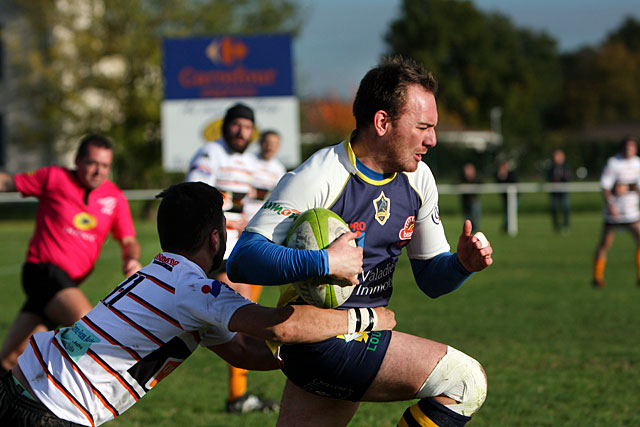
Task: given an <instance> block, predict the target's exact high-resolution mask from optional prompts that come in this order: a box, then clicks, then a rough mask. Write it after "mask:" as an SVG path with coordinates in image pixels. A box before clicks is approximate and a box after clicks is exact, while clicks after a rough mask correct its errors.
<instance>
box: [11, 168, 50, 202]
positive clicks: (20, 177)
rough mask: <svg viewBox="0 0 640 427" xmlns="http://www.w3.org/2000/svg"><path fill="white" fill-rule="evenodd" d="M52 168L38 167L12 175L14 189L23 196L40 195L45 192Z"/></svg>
mask: <svg viewBox="0 0 640 427" xmlns="http://www.w3.org/2000/svg"><path fill="white" fill-rule="evenodd" d="M51 170H52V168H50V167H47V168H40V169H37V170H35V171H32V172H25V173H17V174H15V175H14V176H13V182H14V183H15V185H16V190H18V192H20V193H21V194H22V195H23V196H34V197H41V196H42V195H44V194H45V192H46V189H47V183H48V182H49V176H50V173H51Z"/></svg>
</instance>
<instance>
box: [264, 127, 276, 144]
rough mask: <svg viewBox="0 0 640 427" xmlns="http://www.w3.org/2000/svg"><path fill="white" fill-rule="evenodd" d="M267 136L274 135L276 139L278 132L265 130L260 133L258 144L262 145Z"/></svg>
mask: <svg viewBox="0 0 640 427" xmlns="http://www.w3.org/2000/svg"><path fill="white" fill-rule="evenodd" d="M269 135H275V136H277V137H279V136H280V134H279V133H278V131H275V130H273V129H267V130H265V131H262V133H261V134H260V144H262V143H263V142H264V140H265V138H266V137H268V136H269Z"/></svg>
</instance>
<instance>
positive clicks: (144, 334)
mask: <svg viewBox="0 0 640 427" xmlns="http://www.w3.org/2000/svg"><path fill="white" fill-rule="evenodd" d="M158 197H161V198H162V201H161V203H160V207H159V208H158V219H157V221H158V236H159V238H160V245H161V247H162V250H163V252H161V253H160V254H158V255H156V257H155V258H154V259H153V261H152V262H151V263H150V264H148V265H147V266H146V267H144V268H143V269H142V270H140V271H139V272H137V273H135V274H133V275H132V276H130V277H129V278H128V279H126V280H125V281H124V282H122V283H120V285H118V286H117V287H116V288H115V289H114V290H113V291H112V292H111V293H110V294H109V295H107V296H106V297H105V298H104V299H102V301H100V302H99V303H98V304H97V305H96V307H95V308H93V309H92V310H91V311H90V312H89V313H88V314H87V315H86V316H84V317H83V318H82V319H80V320H79V321H77V322H76V323H74V324H73V326H72V327H68V328H63V329H60V330H56V331H50V332H40V333H37V334H35V335H34V336H33V337H31V339H30V340H29V345H28V347H27V348H26V349H25V352H24V353H23V354H22V355H21V356H20V358H19V359H18V366H17V367H15V368H14V369H13V370H12V373H6V374H4V375H2V376H1V377H0V424H1V425H5V426H14V425H22V426H35V425H47V426H77V425H83V426H97V425H100V424H102V423H104V422H106V421H109V420H111V419H113V418H115V417H117V416H118V415H120V414H122V413H123V412H124V411H125V410H127V409H128V408H129V407H131V406H132V405H133V404H134V403H136V402H137V401H138V400H140V399H141V398H142V397H143V396H144V395H145V394H146V393H147V392H149V391H150V390H151V389H152V388H153V387H154V386H155V385H156V384H157V383H158V382H159V381H161V380H162V379H164V378H165V377H166V376H167V375H169V374H170V373H171V372H173V371H174V370H175V368H176V367H178V366H179V365H180V364H181V363H182V362H183V361H184V360H185V359H186V358H187V357H189V356H190V355H191V353H192V352H193V351H194V350H195V349H196V348H197V347H198V345H200V346H203V347H207V348H208V349H209V350H211V351H213V352H215V353H217V354H218V355H219V356H220V357H222V358H223V359H225V360H226V361H227V362H228V363H232V364H234V365H237V366H242V367H245V368H247V369H260V370H267V369H277V368H278V366H279V365H278V362H277V360H276V359H275V358H274V357H273V355H272V353H271V352H270V351H269V349H268V347H267V346H266V345H265V342H264V340H265V339H269V340H273V341H276V342H282V343H285V342H287V343H293V342H300V343H304V342H312V341H316V340H322V339H325V338H327V337H329V336H332V335H335V334H339V333H344V332H346V331H347V330H349V328H350V327H351V323H350V321H349V313H347V312H345V311H341V310H323V309H318V308H315V307H310V306H298V307H292V306H287V307H281V308H267V307H262V306H259V305H257V304H254V303H252V302H251V301H249V300H247V299H245V298H244V297H242V296H241V295H239V294H237V293H236V292H234V291H233V290H232V289H230V288H229V287H227V286H226V285H225V284H224V283H221V282H219V281H217V280H212V279H209V278H208V277H207V273H209V272H211V271H213V270H215V269H216V268H217V267H218V266H219V264H220V262H221V261H222V257H223V255H224V252H225V244H226V231H225V220H224V215H223V213H222V195H221V194H220V192H219V191H217V190H216V189H215V188H213V187H210V186H209V185H207V184H203V183H200V182H197V183H181V184H177V185H174V186H171V187H169V188H168V189H167V190H165V191H163V192H162V193H161V194H160V195H159V196H158ZM376 313H377V316H378V325H377V327H378V328H392V327H393V326H395V320H394V316H393V313H392V312H391V311H389V310H386V309H384V308H380V309H377V310H376ZM318 324H322V325H323V326H324V328H318V327H317V325H318ZM369 329H375V327H372V328H369Z"/></svg>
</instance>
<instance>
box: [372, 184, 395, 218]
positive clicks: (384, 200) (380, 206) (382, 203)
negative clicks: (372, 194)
mask: <svg viewBox="0 0 640 427" xmlns="http://www.w3.org/2000/svg"><path fill="white" fill-rule="evenodd" d="M373 207H374V208H375V210H376V215H375V218H376V221H378V222H379V223H380V225H384V224H385V223H386V222H387V220H388V219H389V213H390V212H391V199H389V198H388V197H387V196H385V195H384V191H381V192H380V195H379V196H378V198H377V199H375V200H374V201H373Z"/></svg>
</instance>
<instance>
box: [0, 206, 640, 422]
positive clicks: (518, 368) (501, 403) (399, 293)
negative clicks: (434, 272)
mask: <svg viewBox="0 0 640 427" xmlns="http://www.w3.org/2000/svg"><path fill="white" fill-rule="evenodd" d="M589 198H595V199H594V200H595V202H589V203H593V205H595V206H597V205H598V203H599V200H598V199H597V197H596V196H595V195H591V196H584V197H583V199H584V200H587V199H589ZM527 203H528V202H527V200H524V203H523V205H524V206H526V204H527ZM589 203H587V205H588V204H589ZM455 207H457V199H453V196H451V197H450V198H449V199H447V198H446V197H445V198H443V199H442V210H441V211H442V212H443V220H444V223H445V226H446V229H447V235H448V238H449V242H450V243H451V244H452V246H453V247H454V248H455V244H456V242H457V237H458V234H459V227H460V224H461V218H460V217H459V216H457V215H456V214H455ZM488 210H489V212H487V213H485V216H484V218H483V227H482V229H483V231H484V232H485V234H486V235H487V237H488V238H489V239H490V240H491V242H492V245H493V247H494V250H495V255H494V260H495V263H494V265H493V266H491V267H490V268H489V269H488V270H486V271H484V272H482V273H480V274H476V275H474V276H472V277H471V278H470V279H469V280H468V281H467V282H466V283H465V285H464V286H463V287H462V288H461V289H459V290H458V291H456V292H454V293H452V294H450V295H446V296H443V297H441V298H439V299H436V300H431V299H429V298H428V297H426V296H424V295H423V294H422V293H420V291H419V290H418V289H417V287H416V286H415V284H414V282H413V279H412V276H411V272H410V269H409V267H408V262H407V260H406V258H404V257H403V258H402V259H401V263H400V265H399V266H398V269H397V270H396V274H395V280H394V288H395V292H394V296H393V298H392V301H391V305H390V308H392V309H393V310H395V312H396V317H397V320H398V326H397V329H398V330H401V331H405V332H410V333H414V334H417V335H421V336H424V337H429V338H432V339H435V340H437V341H441V342H445V343H448V344H450V345H452V346H454V347H456V348H458V349H460V350H462V351H464V352H466V353H468V354H470V355H472V356H473V357H475V358H476V359H478V360H479V361H480V362H481V363H482V364H483V366H484V368H485V370H486V372H487V376H488V379H489V393H488V397H487V401H486V403H485V405H484V406H483V408H482V409H481V411H480V412H479V413H478V414H477V415H476V416H475V417H474V420H473V423H472V425H473V426H474V427H481V426H493V427H495V426H638V425H640V414H639V412H638V408H640V309H639V308H638V302H639V301H640V287H639V286H637V284H636V272H635V245H634V243H633V241H632V239H631V236H630V235H628V234H627V233H619V234H618V236H617V238H616V242H615V243H614V247H613V249H612V250H611V252H610V254H609V263H608V265H607V271H606V279H607V284H608V285H607V288H606V289H603V290H596V289H592V288H591V287H590V275H591V261H592V254H593V251H594V248H595V245H596V243H597V239H598V235H599V232H600V226H601V217H600V214H599V212H598V211H597V209H591V210H581V211H580V212H576V213H574V215H573V216H572V227H571V231H570V232H569V234H567V235H558V234H554V233H552V231H551V227H550V221H549V218H548V216H547V215H546V213H545V212H544V209H537V210H536V209H532V210H531V211H533V212H534V213H522V212H521V214H520V222H519V234H518V236H517V237H509V236H506V235H504V234H501V233H499V232H498V228H499V221H500V218H499V216H498V215H497V214H495V212H494V213H492V212H491V209H488ZM32 225H33V223H32V220H31V219H30V220H3V221H0V242H2V245H0V260H1V261H0V290H1V292H2V298H0V337H1V336H4V334H5V333H6V331H7V328H8V327H9V325H10V323H11V321H12V320H13V317H14V316H15V314H16V312H17V310H18V309H19V307H20V306H21V304H22V302H23V295H22V292H21V290H20V286H19V271H20V266H21V263H22V262H23V259H24V253H25V250H26V246H27V243H28V239H29V237H30V234H31V231H32ZM136 225H137V229H138V232H139V237H140V241H141V243H142V245H143V256H144V258H145V259H146V260H147V261H148V260H150V259H151V258H152V257H153V256H154V255H155V253H156V251H157V250H158V249H159V246H158V243H157V239H156V237H155V226H154V224H153V223H152V222H149V221H137V224H136ZM119 271H120V257H119V247H118V245H117V244H116V243H115V242H112V241H111V242H108V244H107V245H106V246H105V248H104V251H103V253H102V256H101V258H100V260H99V262H98V264H97V265H96V268H95V271H94V272H93V274H92V275H91V276H90V278H89V279H88V280H87V281H86V282H85V283H84V284H83V285H82V289H83V290H84V291H85V292H86V293H87V295H88V296H89V298H90V299H91V301H93V302H97V301H98V299H99V298H100V297H102V296H104V295H105V294H106V293H107V292H108V291H109V290H110V289H111V288H112V287H113V286H114V285H115V284H117V283H118V282H119V281H120V280H121V279H122V278H121V276H120V274H119ZM276 294H277V291H276V290H274V289H267V290H265V292H264V293H263V299H262V302H263V303H265V304H273V303H274V302H275V299H276ZM226 378H227V369H226V366H225V365H224V363H222V362H221V361H220V360H219V359H217V357H216V356H215V355H213V354H212V353H210V352H207V351H205V350H198V351H196V353H195V354H194V355H193V356H192V357H191V358H190V359H189V360H188V361H187V362H186V363H185V364H184V365H183V366H181V367H180V368H179V369H178V370H177V371H176V372H175V373H174V374H173V375H171V376H170V377H169V378H167V379H166V380H164V381H163V382H162V383H161V384H160V385H158V386H157V387H156V389H154V390H153V391H152V392H151V393H150V394H149V395H147V396H146V397H145V398H144V399H142V401H140V402H139V403H138V404H137V405H136V406H134V407H133V408H132V409H131V410H129V411H128V412H126V413H125V414H124V415H122V416H121V417H119V419H117V420H116V421H114V422H112V423H111V424H109V425H113V426H150V425H154V426H170V425H189V426H214V425H215V426H236V425H238V426H239V425H245V426H265V425H274V424H275V420H276V416H275V415H264V414H249V415H242V416H238V415H234V416H230V415H227V414H225V413H224V399H225V397H226ZM283 383H284V377H283V375H282V374H281V373H280V372H261V373H251V374H250V377H249V386H250V389H251V391H253V392H257V393H259V394H262V395H266V396H269V397H273V398H277V397H278V396H279V395H280V392H281V389H282V385H283ZM407 406H408V405H407V404H406V403H403V402H396V403H363V404H362V406H361V408H360V410H359V411H358V413H357V414H356V416H355V417H354V419H353V421H352V423H351V425H352V426H393V425H395V424H396V422H397V421H398V419H399V417H400V415H401V414H402V412H403V411H404V409H405V408H406V407H407Z"/></svg>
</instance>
